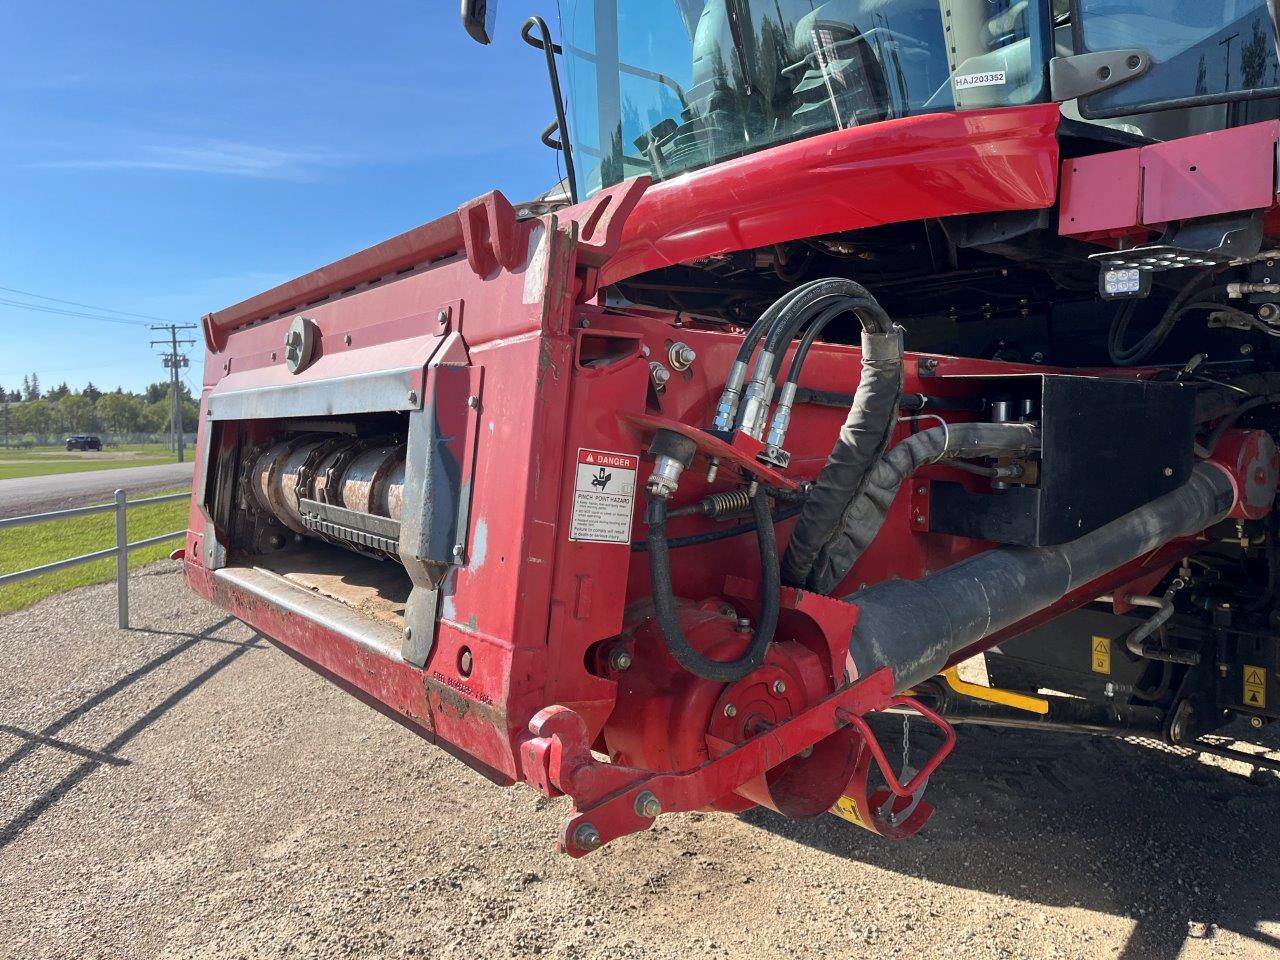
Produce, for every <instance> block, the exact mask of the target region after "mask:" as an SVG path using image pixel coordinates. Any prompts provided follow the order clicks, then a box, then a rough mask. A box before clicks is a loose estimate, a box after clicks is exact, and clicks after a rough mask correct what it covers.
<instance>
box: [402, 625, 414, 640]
mask: <svg viewBox="0 0 1280 960" xmlns="http://www.w3.org/2000/svg"><path fill="white" fill-rule="evenodd" d="M404 638H405V639H406V640H412V639H413V627H405V628H404Z"/></svg>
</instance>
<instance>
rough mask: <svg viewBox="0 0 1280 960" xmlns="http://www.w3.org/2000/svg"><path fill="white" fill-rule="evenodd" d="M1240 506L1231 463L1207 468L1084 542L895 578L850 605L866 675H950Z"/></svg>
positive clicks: (856, 655) (856, 658)
mask: <svg viewBox="0 0 1280 960" xmlns="http://www.w3.org/2000/svg"><path fill="white" fill-rule="evenodd" d="M1234 500H1235V493H1234V489H1233V484H1232V481H1231V478H1230V477H1229V476H1228V475H1227V473H1226V471H1225V470H1223V469H1222V468H1221V467H1218V466H1216V465H1213V464H1206V463H1200V464H1197V465H1196V466H1195V468H1194V470H1193V471H1192V474H1191V477H1190V478H1189V479H1188V480H1187V482H1186V483H1184V484H1183V485H1182V486H1181V487H1179V488H1178V489H1177V490H1174V491H1172V492H1171V493H1167V494H1165V495H1164V496H1162V497H1159V498H1158V499H1156V500H1153V501H1151V502H1150V503H1148V504H1146V505H1145V506H1142V507H1139V508H1138V509H1136V510H1133V511H1131V512H1130V513H1127V514H1125V515H1124V516H1123V517H1120V518H1119V519H1118V520H1113V521H1111V523H1108V524H1106V525H1105V526H1102V527H1099V528H1098V529H1097V530H1094V531H1093V532H1092V533H1089V534H1086V535H1085V536H1083V537H1081V538H1080V539H1079V540H1073V541H1071V542H1070V543H1064V544H1060V545H1059V546H1055V547H1000V548H997V549H995V550H989V551H987V552H986V553H982V554H979V555H978V556H976V557H970V558H969V559H968V560H962V561H961V562H960V563H957V564H955V565H953V566H951V567H948V568H947V569H945V570H942V571H939V572H938V573H935V574H932V575H930V576H927V577H923V578H921V579H920V580H915V581H909V580H887V581H885V582H883V583H879V584H876V585H875V586H874V587H871V588H869V589H867V590H861V591H859V592H858V593H855V594H854V595H853V596H851V597H848V598H847V600H848V601H849V602H851V603H854V604H856V605H857V607H858V611H859V612H858V623H857V626H856V627H855V628H854V631H853V635H852V637H851V638H850V643H849V660H850V664H851V666H852V667H853V668H854V669H856V671H857V676H860V677H865V676H869V675H870V674H871V673H873V672H874V671H875V670H877V669H879V668H881V667H886V666H887V667H889V668H890V669H891V671H892V672H893V677H894V690H895V691H896V692H902V691H903V690H906V689H909V688H910V687H912V686H914V685H915V684H917V683H920V682H922V681H924V680H927V679H928V678H929V677H932V676H933V675H934V674H936V673H938V672H939V671H940V670H942V669H943V668H944V667H945V666H946V665H947V661H948V660H949V659H950V658H951V657H952V655H954V654H955V653H957V652H958V651H960V650H963V649H964V648H966V647H969V646H971V645H973V644H976V643H978V642H979V641H981V640H983V639H984V638H985V637H988V636H990V635H992V634H994V633H996V632H998V631H1000V630H1004V629H1005V628H1006V627H1010V626H1012V625H1013V624H1016V623H1018V622H1019V621H1021V620H1024V619H1026V618H1027V617H1030V616H1031V615H1033V614H1035V613H1037V612H1038V611H1040V610H1043V609H1045V608H1046V607H1050V606H1052V605H1053V604H1055V603H1057V602H1058V601H1059V600H1061V599H1062V598H1063V597H1065V596H1066V595H1067V594H1069V593H1072V592H1073V591H1076V590H1078V589H1080V588H1081V587H1083V586H1085V585H1087V584H1089V583H1090V582H1092V581H1094V580H1097V579H1098V578H1099V577H1102V576H1104V575H1105V574H1107V573H1110V572H1111V571H1113V570H1116V569H1118V568H1119V567H1122V566H1124V565H1125V564H1126V563H1129V562H1130V561H1132V560H1134V559H1136V558H1137V557H1140V556H1142V555H1143V554H1145V553H1149V552H1151V551H1153V550H1155V549H1157V548H1159V547H1161V546H1163V545H1164V544H1166V543H1168V542H1169V541H1171V540H1176V539H1178V538H1179V537H1185V536H1189V535H1191V534H1194V533H1199V532H1200V531H1201V530H1204V529H1205V528H1206V527H1209V526H1211V525H1213V524H1214V523H1216V522H1218V521H1219V520H1221V519H1222V518H1223V517H1225V516H1226V515H1227V514H1228V512H1230V510H1231V507H1232V505H1233V503H1234Z"/></svg>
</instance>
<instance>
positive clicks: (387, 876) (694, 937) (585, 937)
mask: <svg viewBox="0 0 1280 960" xmlns="http://www.w3.org/2000/svg"><path fill="white" fill-rule="evenodd" d="M174 567H175V565H174V564H170V563H162V564H157V565H155V566H153V567H150V568H147V570H146V571H145V572H144V573H143V574H142V575H139V576H137V577H136V585H135V587H134V589H133V590H131V601H132V607H133V611H134V618H135V619H134V622H135V626H136V627H137V629H134V630H132V631H128V632H124V631H118V630H116V629H115V628H114V626H113V625H112V620H113V615H112V602H111V598H112V592H111V588H110V587H109V586H100V587H86V588H83V589H81V590H78V591H75V592H73V593H70V594H66V595H64V596H61V597H56V598H53V599H51V600H48V601H45V602H43V603H41V604H39V605H37V606H35V607H32V608H29V609H27V610H25V611H22V612H20V613H17V614H13V615H11V616H8V617H4V618H0V650H2V651H3V655H4V660H5V668H4V669H3V670H2V671H0V956H3V957H12V958H22V960H32V958H46V957H47V958H58V960H62V958H70V957H77V958H86V960H87V958H143V957H148V958H149V957H173V958H196V957H200V958H205V957H216V958H223V957H225V958H241V957H245V958H249V957H271V958H275V957H290V958H293V957H324V958H331V957H347V956H353V957H428V956H429V957H439V958H453V957H456V958H467V960H474V958H488V957H527V956H532V955H547V956H551V957H562V958H588V957H601V958H631V957H635V958H641V957H643V958H673V960H674V958H679V960H688V958H703V957H716V958H720V957H732V958H738V957H742V958H756V957H762V958H773V957H850V958H852V957H866V958H875V960H886V958H893V957H931V958H932V957H974V958H979V957H980V958H1006V957H1018V958H1021V957H1032V958H1040V957H1064V958H1076V957H1107V958H1112V957H1121V958H1126V960H1134V958H1147V957H1150V958H1161V960H1163V958H1169V960H1172V958H1174V957H1183V958H1206V957H1222V958H1245V960H1248V958H1257V957H1280V898H1277V891H1278V890H1280V882H1278V881H1280V866H1278V865H1277V858H1276V855H1275V851H1276V849H1277V848H1278V847H1280V817H1277V815H1276V813H1277V809H1278V807H1277V801H1278V800H1280V778H1277V777H1275V776H1274V775H1272V774H1269V773H1268V774H1259V775H1255V776H1254V777H1253V778H1252V779H1248V778H1246V777H1244V776H1241V775H1240V772H1239V771H1232V770H1229V769H1224V768H1223V767H1221V766H1216V765H1210V764H1207V763H1200V762H1196V761H1195V760H1183V759H1178V758H1171V757H1168V756H1166V755H1164V754H1163V753H1161V752H1160V751H1158V750H1155V749H1151V748H1144V747H1142V746H1137V745H1131V744H1126V743H1118V742H1113V741H1107V740H1099V739H1091V738H1074V737H1063V736H1053V737H1049V736H1043V735H1041V736H1033V735H1030V734H1026V735H1022V734H1014V733H997V732H993V731H986V730H980V729H976V728H969V729H967V730H962V731H961V741H960V746H959V747H958V749H957V753H956V755H955V756H954V757H952V758H951V759H950V760H948V762H947V764H945V765H944V766H943V768H942V770H941V771H940V772H939V773H938V775H937V776H936V777H935V779H934V784H933V791H932V793H933V795H932V799H933V800H934V801H935V802H936V803H937V804H938V806H939V812H938V814H937V815H936V816H935V817H934V819H933V821H932V822H931V823H930V825H929V826H928V827H927V828H926V830H925V833H924V835H922V836H921V837H919V838H917V839H916V840H913V841H908V842H905V843H900V844H889V843H887V842H885V841H883V840H880V839H879V838H877V837H874V836H872V835H870V834H867V833H864V832H862V831H860V830H858V829H857V828H856V827H853V826H850V825H847V824H845V823H844V822H842V821H839V820H836V819H835V818H832V817H822V818H820V819H818V820H816V821H808V822H803V823H797V822H788V821H784V820H781V819H779V818H777V817H775V816H773V815H771V814H767V813H762V812H753V813H750V814H747V815H744V816H741V817H731V816H720V815H698V814H693V815H686V816H671V817H663V818H661V819H660V821H659V823H658V825H657V826H656V827H655V828H654V829H652V830H650V831H649V832H647V833H644V834H641V835H639V836H636V837H631V838H627V839H624V840H622V841H619V842H617V843H615V844H612V845H610V846H609V847H607V848H605V849H603V850H601V851H599V852H597V853H596V854H593V855H591V856H589V857H587V858H586V859H584V860H580V861H572V860H569V859H568V858H565V857H561V856H558V855H556V854H554V853H553V852H552V842H553V838H554V835H555V831H556V823H557V820H558V818H559V816H560V815H561V814H562V813H563V810H564V807H563V801H548V800H546V799H544V798H540V797H539V796H537V795H536V794H534V793H533V792H532V791H530V790H528V789H526V788H515V789H511V790H502V789H499V788H497V787H494V786H491V785H490V784H488V783H487V782H485V781H483V780H482V779H481V778H480V777H479V776H477V775H476V774H473V773H471V772H470V771H469V770H468V769H466V768H465V767H463V766H462V765H461V764H459V763H457V762H455V761H452V760H450V759H448V758H447V757H445V756H444V755H443V754H442V753H440V752H438V751H436V750H434V749H432V748H430V747H428V746H427V745H425V744H424V743H422V742H421V741H419V740H418V739H416V738H415V737H414V736H412V735H411V734H410V733H408V732H407V731H405V730H403V729H402V728H400V727H399V726H397V725H395V724H394V723H392V722H391V721H389V720H387V719H385V718H383V717H381V716H379V715H378V714H376V713H374V712H373V711H372V710H370V709H368V708H367V707H364V706H362V705H361V704H360V703H358V702H357V701H355V700H354V699H352V698H350V697H348V696H346V695H344V694H342V693H341V692H339V691H338V690H336V689H335V688H333V687H330V686H329V685H327V684H326V683H325V682H323V681H322V680H320V679H319V678H317V677H316V676H314V675H312V674H311V673H309V672H308V671H307V670H305V669H304V668H302V667H301V666H300V665H298V664H297V663H295V662H294V661H292V660H290V659H289V658H288V657H286V656H284V655H283V654H281V653H280V652H279V651H277V650H275V649H274V648H272V647H270V646H269V645H268V644H267V643H266V642H265V641H263V640H261V639H260V638H257V637H255V635H254V634H253V633H252V632H251V631H250V630H249V629H248V628H247V627H245V626H244V625H242V624H240V623H238V622H236V621H232V620H229V619H226V618H224V617H222V616H221V615H220V613H219V612H218V611H217V610H215V609H213V608H211V607H209V606H207V605H206V604H205V603H204V602H203V601H201V600H199V599H198V598H196V597H194V596H192V595H190V594H189V593H187V592H186V591H185V590H184V589H183V587H182V583H181V580H180V578H179V576H178V575H177V573H176V572H175V570H174ZM1269 745H1270V746H1273V747H1274V746H1275V745H1276V741H1275V740H1274V739H1273V740H1272V741H1271V743H1270V744H1269Z"/></svg>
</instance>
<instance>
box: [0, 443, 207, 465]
mask: <svg viewBox="0 0 1280 960" xmlns="http://www.w3.org/2000/svg"><path fill="white" fill-rule="evenodd" d="M190 453H191V445H190V444H188V445H187V454H188V456H189V455H190ZM126 455H127V458H128V459H134V458H137V457H138V456H139V455H141V456H146V457H165V458H167V459H169V460H173V459H174V453H173V451H172V450H170V449H169V447H168V445H167V444H163V443H122V444H120V445H119V446H115V447H107V448H106V449H105V450H83V451H82V450H68V449H67V448H66V446H64V445H63V444H61V443H51V444H49V445H48V446H44V447H0V460H37V461H38V460H67V459H72V458H83V459H86V460H97V459H99V458H106V457H113V456H126Z"/></svg>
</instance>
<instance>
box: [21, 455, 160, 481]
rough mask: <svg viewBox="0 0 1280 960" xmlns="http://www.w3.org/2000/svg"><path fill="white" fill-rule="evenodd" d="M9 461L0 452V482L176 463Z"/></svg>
mask: <svg viewBox="0 0 1280 960" xmlns="http://www.w3.org/2000/svg"><path fill="white" fill-rule="evenodd" d="M8 459H10V457H9V456H8V454H6V453H5V452H3V451H0V480H14V479H16V478H18V477H47V476H50V475H51V474H55V473H84V472H86V471H88V470H119V469H120V468H122V467H154V466H156V465H158V464H161V463H177V458H176V457H129V458H128V459H123V458H122V459H119V460H55V461H51V462H42V461H40V460H36V459H31V460H23V461H22V462H20V463H4V462H3V461H5V460H8Z"/></svg>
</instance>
